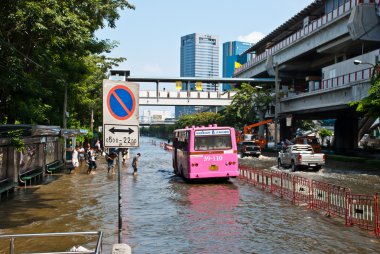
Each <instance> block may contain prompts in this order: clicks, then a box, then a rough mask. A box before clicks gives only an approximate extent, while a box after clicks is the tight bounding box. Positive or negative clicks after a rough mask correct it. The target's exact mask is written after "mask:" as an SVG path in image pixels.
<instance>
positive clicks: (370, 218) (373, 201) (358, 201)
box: [346, 193, 379, 236]
mask: <svg viewBox="0 0 380 254" xmlns="http://www.w3.org/2000/svg"><path fill="white" fill-rule="evenodd" d="M346 197H347V213H346V225H348V226H358V227H359V228H362V229H366V230H372V231H373V232H374V233H375V235H377V236H379V216H378V215H379V213H378V197H377V194H375V195H363V194H350V193H348V194H347V196H346Z"/></svg>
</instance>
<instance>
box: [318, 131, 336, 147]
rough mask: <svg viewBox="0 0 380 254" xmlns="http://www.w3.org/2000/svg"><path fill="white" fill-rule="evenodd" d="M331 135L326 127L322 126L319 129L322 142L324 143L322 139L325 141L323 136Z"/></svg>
mask: <svg viewBox="0 0 380 254" xmlns="http://www.w3.org/2000/svg"><path fill="white" fill-rule="evenodd" d="M332 135H333V132H332V131H330V130H328V129H326V128H322V129H320V130H319V136H321V138H322V144H324V141H325V138H326V137H329V136H332Z"/></svg>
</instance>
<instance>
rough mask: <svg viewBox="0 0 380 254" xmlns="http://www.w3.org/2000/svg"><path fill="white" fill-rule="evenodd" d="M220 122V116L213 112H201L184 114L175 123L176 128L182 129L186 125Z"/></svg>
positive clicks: (205, 124) (204, 124)
mask: <svg viewBox="0 0 380 254" xmlns="http://www.w3.org/2000/svg"><path fill="white" fill-rule="evenodd" d="M221 123H222V116H221V115H220V114H218V113H214V112H203V113H197V114H192V115H184V116H181V117H180V118H179V119H178V122H177V123H176V124H175V128H176V129H182V128H185V127H186V126H189V127H191V126H193V125H194V126H207V125H209V124H218V125H220V124H221Z"/></svg>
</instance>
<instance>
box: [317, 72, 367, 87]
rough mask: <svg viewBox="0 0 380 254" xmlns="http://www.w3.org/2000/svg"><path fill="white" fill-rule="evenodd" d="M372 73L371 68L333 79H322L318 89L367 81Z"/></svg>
mask: <svg viewBox="0 0 380 254" xmlns="http://www.w3.org/2000/svg"><path fill="white" fill-rule="evenodd" d="M372 71H373V68H372V67H371V68H367V69H363V70H359V71H355V72H351V73H347V74H343V75H341V76H337V77H334V78H329V79H324V80H322V84H321V87H320V89H325V88H332V87H338V86H344V85H348V84H350V83H355V82H357V81H363V80H369V79H371V77H372Z"/></svg>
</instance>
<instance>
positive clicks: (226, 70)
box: [223, 41, 253, 91]
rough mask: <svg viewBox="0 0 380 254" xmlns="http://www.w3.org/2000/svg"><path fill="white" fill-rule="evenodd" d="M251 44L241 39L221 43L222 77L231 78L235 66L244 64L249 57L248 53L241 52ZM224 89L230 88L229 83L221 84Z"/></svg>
mask: <svg viewBox="0 0 380 254" xmlns="http://www.w3.org/2000/svg"><path fill="white" fill-rule="evenodd" d="M252 45H253V43H249V42H241V41H229V42H225V43H223V78H231V77H232V76H233V74H234V70H235V68H236V67H238V66H239V65H242V64H245V63H246V62H248V61H249V60H250V59H251V55H250V54H243V55H241V54H242V53H244V52H245V51H246V50H247V49H249V48H250V47H252ZM225 90H226V91H229V90H230V84H223V91H225Z"/></svg>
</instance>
